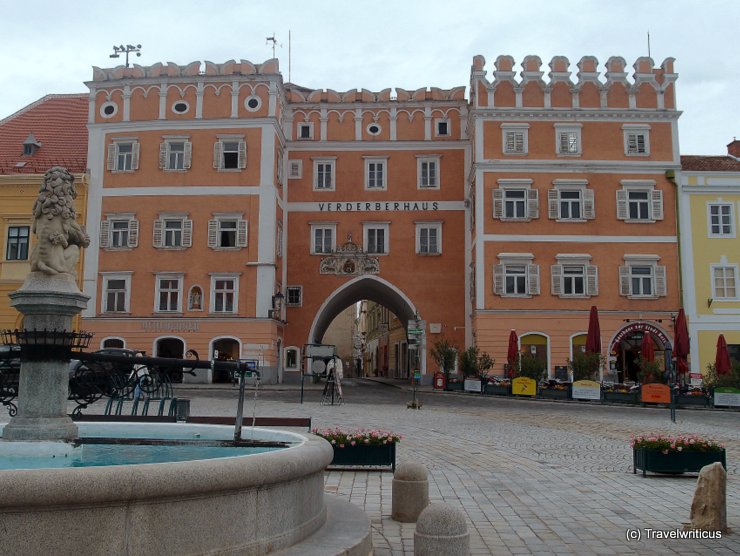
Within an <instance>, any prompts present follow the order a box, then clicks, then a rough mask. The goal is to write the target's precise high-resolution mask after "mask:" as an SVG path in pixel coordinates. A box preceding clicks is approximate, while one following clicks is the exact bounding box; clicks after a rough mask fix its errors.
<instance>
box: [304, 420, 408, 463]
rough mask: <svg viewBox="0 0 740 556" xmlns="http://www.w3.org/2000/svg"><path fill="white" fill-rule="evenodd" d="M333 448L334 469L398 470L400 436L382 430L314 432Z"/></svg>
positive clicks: (327, 430)
mask: <svg viewBox="0 0 740 556" xmlns="http://www.w3.org/2000/svg"><path fill="white" fill-rule="evenodd" d="M312 432H313V433H314V434H315V435H317V436H320V437H321V438H324V439H325V440H327V441H328V442H329V444H331V446H332V448H333V449H334V458H333V459H332V460H331V464H330V465H332V466H373V467H381V466H390V467H391V469H393V470H394V471H395V469H396V444H397V443H398V442H400V441H401V439H402V437H401V435H398V434H395V433H393V432H388V431H382V430H365V429H360V430H348V431H345V430H341V429H338V428H335V429H317V428H315V429H313V431H312Z"/></svg>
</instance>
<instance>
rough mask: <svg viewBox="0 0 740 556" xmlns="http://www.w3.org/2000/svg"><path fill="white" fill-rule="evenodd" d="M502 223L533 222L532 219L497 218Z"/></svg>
mask: <svg viewBox="0 0 740 556" xmlns="http://www.w3.org/2000/svg"><path fill="white" fill-rule="evenodd" d="M496 220H500V221H501V222H531V221H532V219H531V218H497V219H496Z"/></svg>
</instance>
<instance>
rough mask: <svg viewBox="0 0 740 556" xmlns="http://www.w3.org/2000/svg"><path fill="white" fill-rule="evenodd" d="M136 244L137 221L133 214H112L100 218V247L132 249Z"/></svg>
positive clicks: (137, 235)
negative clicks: (102, 218) (103, 218)
mask: <svg viewBox="0 0 740 556" xmlns="http://www.w3.org/2000/svg"><path fill="white" fill-rule="evenodd" d="M138 245H139V221H138V220H136V218H135V217H134V215H133V214H120V213H119V214H112V215H108V216H107V218H106V219H105V220H101V222H100V248H101V249H132V248H134V247H136V246H138Z"/></svg>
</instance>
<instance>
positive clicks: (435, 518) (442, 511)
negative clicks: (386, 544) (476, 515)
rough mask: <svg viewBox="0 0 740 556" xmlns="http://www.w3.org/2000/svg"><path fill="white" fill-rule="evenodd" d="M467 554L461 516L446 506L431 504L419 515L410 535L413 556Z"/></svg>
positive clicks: (465, 523)
mask: <svg viewBox="0 0 740 556" xmlns="http://www.w3.org/2000/svg"><path fill="white" fill-rule="evenodd" d="M441 554H444V555H445V556H463V555H468V554H470V533H469V532H468V525H467V522H466V521H465V515H464V514H463V513H462V512H461V511H460V510H458V509H457V508H453V507H451V506H448V505H447V504H431V505H429V506H427V507H426V509H425V510H424V511H423V512H421V515H420V516H419V519H418V521H417V522H416V531H414V556H440V555H441Z"/></svg>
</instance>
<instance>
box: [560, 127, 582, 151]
mask: <svg viewBox="0 0 740 556" xmlns="http://www.w3.org/2000/svg"><path fill="white" fill-rule="evenodd" d="M554 127H555V152H556V153H557V154H558V155H560V156H579V155H580V154H581V127H582V126H581V124H555V125H554Z"/></svg>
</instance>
